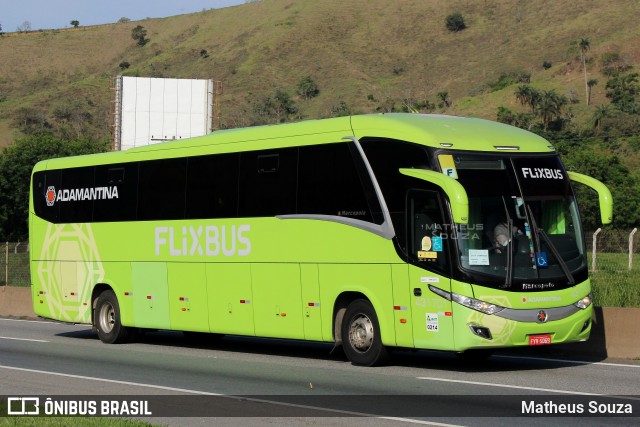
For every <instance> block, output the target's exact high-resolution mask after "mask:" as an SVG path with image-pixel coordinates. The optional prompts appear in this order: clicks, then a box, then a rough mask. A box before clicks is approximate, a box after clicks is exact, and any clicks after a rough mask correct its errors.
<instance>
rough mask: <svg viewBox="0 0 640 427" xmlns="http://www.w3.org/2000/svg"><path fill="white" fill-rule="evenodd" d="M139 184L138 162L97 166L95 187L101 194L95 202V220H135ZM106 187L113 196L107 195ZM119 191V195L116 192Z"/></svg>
mask: <svg viewBox="0 0 640 427" xmlns="http://www.w3.org/2000/svg"><path fill="white" fill-rule="evenodd" d="M137 186H138V163H123V164H116V165H102V166H96V167H95V188H96V189H100V190H99V191H100V192H101V196H102V197H99V198H96V200H94V202H93V221H94V222H111V221H134V220H135V219H136V201H137V190H138V189H137ZM105 189H108V190H109V192H110V193H111V198H109V197H108V196H107V197H103V196H105V194H104V193H105V191H106V190H105ZM114 189H115V191H116V192H117V197H116V196H115V194H114Z"/></svg>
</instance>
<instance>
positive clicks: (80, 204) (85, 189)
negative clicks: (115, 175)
mask: <svg viewBox="0 0 640 427" xmlns="http://www.w3.org/2000/svg"><path fill="white" fill-rule="evenodd" d="M60 187H61V188H62V189H63V194H62V195H63V197H64V198H65V199H66V200H65V201H58V202H59V204H60V219H59V222H61V223H69V222H91V221H92V220H93V199H95V198H96V195H95V187H94V168H93V167H84V168H73V169H64V170H63V171H62V182H61V184H60ZM90 192H93V193H94V194H90Z"/></svg>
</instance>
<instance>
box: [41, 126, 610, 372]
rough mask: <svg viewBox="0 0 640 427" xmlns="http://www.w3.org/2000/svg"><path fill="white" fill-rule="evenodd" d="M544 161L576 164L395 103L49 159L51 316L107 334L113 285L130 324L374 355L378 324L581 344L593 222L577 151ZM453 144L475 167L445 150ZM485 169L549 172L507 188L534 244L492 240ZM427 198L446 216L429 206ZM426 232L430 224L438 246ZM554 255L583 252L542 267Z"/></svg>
mask: <svg viewBox="0 0 640 427" xmlns="http://www.w3.org/2000/svg"><path fill="white" fill-rule="evenodd" d="M403 150H405V151H406V153H407V154H406V155H400V154H398V153H400V152H403ZM412 150H414V151H415V150H417V151H415V153H417V154H416V155H415V156H414V155H412V154H411V153H413V151H412ZM458 153H460V156H458ZM386 156H388V157H389V160H388V161H387V159H385V157H386ZM394 156H396V157H397V158H398V159H399V160H398V161H397V163H398V164H395V163H394V162H395V160H392V158H395V157H394ZM403 156H404V157H403ZM474 156H475V157H474ZM477 156H480V157H477ZM482 156H489V157H482ZM491 156H493V157H491ZM501 156H503V157H501ZM504 156H506V157H504ZM374 157H375V158H377V159H378V160H375V161H374V160H373V159H374ZM538 158H541V159H542V160H541V161H543V162H547V163H549V164H555V163H553V162H559V161H558V160H557V155H556V154H555V150H554V149H553V147H551V146H550V145H549V143H548V142H547V141H545V140H544V139H542V138H540V137H538V136H536V135H534V134H531V133H528V132H525V131H523V130H520V129H517V128H513V127H509V126H506V125H502V124H498V123H494V122H490V121H485V120H479V119H467V118H458V117H444V116H425V115H414V114H385V115H365V116H353V117H344V118H335V119H326V120H317V121H306V122H300V123H292V124H284V125H274V126H265V127H255V128H247V129H234V130H225V131H218V132H215V133H213V134H210V135H207V136H203V137H199V138H193V139H189V140H182V141H173V142H167V143H162V144H156V145H150V146H147V147H143V148H137V149H132V150H129V151H124V152H113V153H105V154H96V155H90V156H80V157H71V158H60V159H53V160H48V161H43V162H40V163H38V164H37V165H36V166H35V168H34V171H33V175H32V186H31V198H30V208H29V214H30V215H29V227H30V233H29V235H30V245H31V251H30V254H31V275H32V279H31V280H32V292H33V306H34V312H35V313H36V314H37V315H39V316H42V317H45V318H51V319H57V320H61V321H66V322H77V323H87V324H94V325H96V326H97V327H98V330H99V332H100V330H101V325H100V324H99V322H100V319H99V313H98V311H99V310H102V307H103V305H101V300H100V295H103V296H104V295H106V293H105V292H108V291H111V292H112V293H113V295H114V296H115V300H114V298H111V299H109V301H110V302H109V303H108V304H106V305H105V306H104V307H106V308H104V310H103V311H104V313H103V314H104V315H105V316H106V317H104V316H103V318H102V319H103V320H106V321H107V322H111V326H113V325H114V324H115V325H116V326H117V327H118V328H122V330H137V329H169V330H179V331H192V332H205V333H216V334H235V335H245V336H260V337H278V338H290V339H302V340H313V341H325V342H337V343H338V344H340V343H342V344H343V345H344V343H345V342H346V343H353V342H354V340H355V342H356V346H355V348H353V349H352V351H351V353H349V352H348V353H347V354H348V355H349V357H350V358H351V359H352V361H354V362H355V363H359V364H368V365H371V364H375V363H378V362H379V361H381V360H382V351H381V350H380V349H379V348H378V349H376V350H375V352H376V353H375V354H370V351H369V348H370V347H371V340H373V342H375V341H378V342H379V343H381V345H382V346H384V347H387V346H388V347H402V348H417V349H437V350H449V351H456V352H464V351H467V350H475V349H494V348H500V347H511V346H527V345H536V344H548V343H563V342H574V341H583V340H586V339H587V338H588V337H589V333H590V329H591V324H590V319H591V316H592V306H591V304H590V302H591V301H590V284H589V280H588V277H587V274H586V257H585V254H584V240H583V237H582V231H581V229H580V225H579V221H576V220H575V216H574V217H571V215H573V214H571V213H567V212H570V211H571V212H574V210H575V208H574V205H575V203H573V202H572V200H573V199H572V194H571V193H570V191H571V190H570V186H569V185H568V184H566V186H565V184H564V183H565V182H568V179H569V177H568V175H567V173H566V172H564V169H563V168H562V167H561V166H558V167H556V168H554V167H545V168H539V169H536V167H529V166H526V165H525V166H522V167H521V166H520V165H522V164H525V163H526V162H533V163H532V164H534V166H535V164H537V163H536V162H537V161H538V160H537V159H538ZM403 159H405V160H403ZM406 159H411V161H409V160H406ZM451 159H454V160H455V162H457V163H456V166H455V168H457V169H456V171H455V172H457V174H458V175H459V179H458V177H455V176H454V177H451V169H446V168H445V167H444V166H443V165H444V164H445V163H446V162H448V161H449V160H451ZM403 162H408V163H413V164H405V163H403ZM522 162H525V163H522ZM547 163H545V164H547ZM527 164H528V163H527ZM541 164H542V163H541ZM558 164H559V163H558ZM345 165H346V166H345ZM349 165H352V166H349ZM510 165H513V167H512V166H510ZM397 166H400V167H397ZM445 169H446V170H447V171H448V172H446V171H445ZM485 169H486V173H487V176H489V175H491V176H492V177H494V178H491V179H494V180H495V181H496V182H500V181H503V178H501V177H503V176H511V175H513V174H514V173H515V174H517V173H521V172H520V171H524V170H527V171H525V172H524V174H525V175H524V178H527V179H528V178H531V177H532V174H533V176H535V177H536V179H538V180H539V181H540V182H535V183H533V184H531V186H530V189H528V190H525V187H526V185H529V184H526V183H524V181H523V179H524V178H523V177H522V176H520V177H519V178H517V179H514V183H515V182H516V181H518V185H516V184H513V188H515V189H516V190H514V191H515V192H516V193H518V192H519V191H522V192H523V194H522V197H520V196H517V197H516V196H512V197H511V198H509V197H502V199H501V200H503V201H505V202H504V203H506V204H508V206H506V205H505V206H506V207H505V209H506V212H507V213H509V211H511V212H514V214H512V215H511V218H512V220H516V221H518V218H520V220H519V221H521V222H522V221H524V223H525V224H528V225H525V227H527V232H526V234H527V236H529V237H528V239H529V241H530V242H531V244H529V245H528V246H526V245H525V244H522V245H521V249H520V252H522V253H520V252H517V250H516V249H514V250H513V252H512V258H511V260H507V258H506V255H505V254H496V253H494V252H506V251H505V250H503V251H499V250H498V251H494V249H493V248H491V249H485V246H486V243H483V239H486V237H485V236H484V234H486V233H485V232H486V231H487V230H488V227H489V226H488V225H484V226H481V225H480V223H481V222H482V221H480V220H485V219H487V218H488V217H489V216H488V214H486V213H480V209H485V210H486V209H488V208H489V207H492V206H494V205H493V204H492V203H494V201H495V200H499V199H500V197H499V196H500V195H499V194H497V193H496V194H497V195H496V197H497V198H495V197H494V198H493V199H491V200H493V201H491V200H490V199H489V198H488V196H487V197H485V196H484V195H482V194H484V190H483V189H482V188H483V187H478V188H479V189H478V190H474V191H475V193H474V192H471V193H469V194H467V190H468V188H470V187H471V186H473V185H476V184H477V182H478V181H479V180H480V181H481V180H482V179H481V178H480V179H477V178H474V177H482V176H483V174H484V173H485ZM537 170H538V171H540V173H538V172H536V171H537ZM547 170H551V171H557V172H551V173H549V172H545V171H547ZM513 171H515V172H513ZM532 171H533V172H532ZM443 172H444V173H443ZM545 173H546V174H547V175H549V176H551V177H552V178H555V181H557V182H554V183H553V185H560V184H558V183H560V182H561V183H562V184H561V186H562V189H561V190H558V194H559V195H558V196H557V197H555V198H553V200H552V199H549V200H546V199H545V200H543V201H540V200H541V197H542V196H540V195H538V196H536V197H530V198H527V197H528V196H527V194H530V193H535V192H536V191H537V190H536V187H535V186H536V185H537V186H542V187H544V186H545V185H546V184H547V181H549V179H546V178H549V176H547V177H545V176H544V174H545ZM510 174H511V175H510ZM540 174H542V175H540ZM554 174H555V176H554ZM454 175H456V173H454ZM465 176H466V177H467V178H464V177H465ZM465 179H466V181H465ZM504 181H508V179H504ZM395 182H398V183H401V185H400V187H394V186H393V185H395V184H394V183H395ZM491 182H494V181H491ZM580 182H585V180H584V179H583V180H582V181H580ZM589 182H591V181H589ZM392 184H393V185H392ZM525 184H526V185H525ZM596 184H597V183H596ZM492 185H493V184H491V185H489V186H492ZM594 185H595V184H594ZM518 188H520V190H517V189H518ZM527 188H529V187H527ZM558 188H560V187H558ZM341 189H343V191H344V194H341ZM396 189H397V191H396ZM599 190H600V191H601V194H602V193H606V188H604V187H602V188H600V189H599ZM487 191H489V190H487ZM505 191H506V190H505ZM565 191H566V192H568V193H567V196H566V197H565V196H563V194H565V193H563V192H565ZM476 193H477V197H476V196H475V195H476ZM525 193H526V194H525ZM492 194H493V193H492ZM518 194H520V193H518ZM491 197H493V196H491ZM494 199H495V200H494ZM603 199H604V200H605V201H608V203H609V204H610V203H611V198H610V195H608V199H607V197H606V196H603V197H601V201H602V200H603ZM512 200H513V201H516V202H517V203H516V204H515V205H514V206H516V207H515V208H513V207H512V206H511V204H512ZM523 200H524V202H522V201H523ZM563 200H565V201H566V203H565V202H564V201H563ZM518 203H520V204H523V203H524V204H525V205H528V206H531V209H530V210H529V212H530V215H531V217H528V216H527V215H528V214H526V212H525V210H524V209H521V210H519V207H518ZM562 203H565V205H566V206H567V207H565V208H562V206H565V205H562ZM605 204H606V203H605ZM538 205H539V206H542V209H543V211H544V212H547V213H537V211H536V210H535V209H536V206H538ZM561 205H562V206H561ZM554 206H555V207H554ZM604 207H605V208H606V206H604ZM419 209H420V212H418V210H419ZM429 209H431V212H432V214H433V213H434V212H435V216H439V217H441V219H440V220H431V219H428V220H427V219H424V218H426V216H424V211H425V210H429ZM514 209H515V210H514ZM527 209H528V208H527ZM554 209H555V210H554ZM563 209H564V210H563ZM551 211H553V212H556V211H557V215H556V214H554V215H556V217H557V218H561V219H559V220H554V221H555V222H554V221H551V223H550V224H552V225H551V226H549V225H545V227H546V230H547V232H548V234H549V236H550V237H551V240H552V241H553V242H555V244H554V245H553V246H556V247H558V248H559V250H560V252H562V251H566V253H567V254H568V253H570V254H571V255H566V256H565V255H564V254H565V252H562V253H561V256H554V255H553V254H552V251H553V250H554V249H553V248H551V243H549V245H550V246H548V247H547V246H544V245H546V244H547V243H545V242H548V240H544V239H543V237H544V236H542V235H541V234H540V235H539V236H542V237H534V236H533V233H532V232H530V231H529V226H532V224H531V219H533V218H534V217H535V218H539V219H540V222H544V221H547V220H545V219H544V218H546V217H548V216H549V215H548V212H551ZM608 212H610V211H608ZM574 214H575V212H574ZM516 215H517V216H516ZM432 216H433V215H432ZM609 216H610V213H609ZM569 217H570V218H569ZM418 218H422V219H420V220H418ZM474 218H475V219H478V221H475V219H474ZM522 218H524V219H522ZM527 218H529V219H527ZM571 218H573V219H571ZM609 220H610V218H609ZM419 221H423V222H419ZM429 221H431V222H429ZM548 222H549V221H547V223H548ZM413 224H415V226H413ZM473 224H475V225H473ZM514 224H515V223H514ZM545 224H546V223H545ZM540 228H542V226H541V225H540ZM418 229H420V230H422V231H421V233H422V234H424V235H425V236H427V235H428V236H427V237H422V235H418V237H417V240H420V239H422V240H420V242H421V243H416V242H415V241H414V240H415V239H414V237H413V236H415V235H416V230H418ZM553 229H556V231H555V232H554V231H553ZM558 230H559V231H558ZM554 233H555V234H554ZM464 236H467V238H468V240H466V241H462V240H461V239H465V237H464ZM468 236H471V237H468ZM567 241H568V242H569V243H565V242H567ZM514 242H515V237H514ZM415 244H418V245H419V247H417V249H416V246H415ZM536 244H537V245H538V246H537V249H535V248H534V246H535V245H536ZM420 245H421V246H420ZM509 245H511V243H510V244H509ZM514 245H515V243H514ZM540 245H543V246H540ZM529 247H530V248H531V249H530V252H528V251H529V249H528V248H529ZM564 247H567V248H568V249H563V248H564ZM545 248H546V249H545ZM534 249H535V250H534ZM509 250H511V249H509ZM543 253H544V256H545V257H548V259H549V264H552V263H553V262H554V261H553V259H555V258H559V257H560V258H566V262H565V263H562V262H561V261H557V262H558V265H549V267H548V268H546V269H545V267H546V266H545V265H539V266H538V267H537V268H536V266H535V262H534V264H533V266H532V265H531V264H527V262H528V261H526V259H529V258H527V257H528V256H529V255H530V256H531V257H534V254H535V256H536V257H537V256H539V255H541V254H543ZM554 253H555V252H554ZM523 254H525V255H523ZM556 255H557V254H556ZM519 257H520V258H522V259H525V261H524V264H523V261H522V260H521V259H520V258H519ZM494 260H495V261H494ZM544 262H545V263H546V261H544ZM562 264H565V265H564V266H563V265H562ZM567 266H568V270H570V271H569V274H566V273H565V272H566V271H567V269H565V267H567ZM494 274H495V277H494ZM581 301H582V303H581ZM478 304H480V305H481V307H480V309H478V307H479V306H478ZM483 304H484V305H483ZM576 304H577V305H576ZM350 306H351V309H350V308H349V307H350ZM114 307H115V309H114ZM354 307H355V308H354ZM359 307H370V308H371V309H372V311H371V310H368V311H367V310H366V309H365V310H362V309H360V310H357V309H356V308H359ZM487 307H488V308H487ZM494 310H499V311H500V312H495V313H494V312H493V311H494ZM360 312H362V313H360ZM101 313H102V311H101ZM354 313H355V314H354ZM541 313H543V314H541ZM114 317H115V318H114ZM347 319H349V320H348V321H349V322H351V323H350V324H349V325H347V326H346V327H345V325H344V324H343V323H344V322H347ZM103 329H104V328H103ZM107 329H108V328H107ZM107 332H108V331H107ZM116 332H117V331H116ZM352 333H353V336H352ZM358 334H361V335H362V336H360V339H361V341H360V346H358V345H357V340H358ZM345 335H348V336H345ZM532 337H533V338H532ZM536 337H542V338H541V339H542V342H538V341H536V340H537V338H536ZM101 338H103V337H102V336H101ZM362 339H364V343H363V342H362ZM103 340H104V339H103ZM367 340H369V341H367ZM107 341H109V342H117V341H118V337H114V336H111V338H108V339H107ZM352 347H353V346H352ZM352 354H355V356H352Z"/></svg>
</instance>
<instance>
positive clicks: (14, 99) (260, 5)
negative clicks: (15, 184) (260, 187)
mask: <svg viewBox="0 0 640 427" xmlns="http://www.w3.org/2000/svg"><path fill="white" fill-rule="evenodd" d="M637 6H638V5H637V0H606V1H604V0H603V1H596V0H561V1H558V0H556V1H552V0H538V1H536V2H525V1H521V0H454V1H447V0H404V1H402V2H389V1H386V0H350V1H344V0H323V1H294V0H265V1H262V2H255V3H249V4H243V5H240V6H236V7H231V8H225V9H220V10H211V11H206V12H200V13H195V14H190V15H181V16H177V17H172V18H165V19H153V20H144V21H139V22H130V23H126V24H113V25H103V26H96V27H87V28H79V29H66V30H50V31H43V32H33V33H28V34H9V35H6V36H4V37H2V38H0V58H2V61H0V91H2V92H3V93H5V94H6V95H7V98H8V99H7V101H5V102H4V103H2V104H0V108H2V109H3V110H4V111H2V110H0V123H2V122H4V123H5V124H4V125H0V132H2V135H0V141H1V140H6V137H5V136H4V134H5V129H6V122H7V121H8V120H9V119H10V116H11V112H12V111H15V109H17V108H18V107H21V106H25V105H30V106H36V107H39V108H42V109H44V110H47V109H48V108H50V105H51V104H52V103H53V102H54V101H55V100H56V99H58V98H59V97H60V95H61V94H66V95H67V96H68V95H72V96H79V97H83V96H84V97H91V99H92V101H93V102H94V103H96V104H98V105H100V106H101V108H103V109H105V110H110V108H111V104H110V102H111V92H110V87H109V81H110V79H111V78H112V77H113V76H115V75H117V74H119V73H120V69H119V68H118V64H119V63H120V62H122V61H124V60H126V61H128V62H129V63H131V68H130V69H129V70H128V71H127V72H128V73H131V74H135V73H138V74H139V75H143V76H162V77H185V78H186V77H188V78H213V79H216V80H222V81H223V82H224V85H225V95H224V98H223V121H224V122H226V123H234V122H237V120H236V119H237V116H238V115H240V114H241V113H240V110H241V109H242V108H245V109H246V108H248V107H247V101H246V100H247V99H256V98H259V97H260V96H263V95H266V94H270V93H273V91H274V89H275V88H276V87H280V88H284V89H286V90H288V91H289V92H290V93H291V94H293V92H294V87H295V85H296V83H297V82H298V80H299V79H300V78H301V77H303V76H305V75H311V76H312V77H313V78H314V80H315V81H316V82H317V83H318V85H319V88H320V91H321V92H320V96H318V97H317V98H315V99H313V100H312V101H310V102H306V103H304V104H303V108H304V111H303V114H304V115H305V116H306V117H309V118H315V117H320V116H326V115H327V114H328V112H329V109H330V107H331V106H332V105H335V104H337V103H338V102H339V101H340V100H344V101H346V102H347V103H348V104H349V105H350V106H351V107H352V108H353V109H354V110H355V111H357V112H371V111H374V110H375V107H376V106H377V105H378V104H376V103H372V102H370V101H367V95H369V94H372V95H374V96H375V98H376V99H378V100H384V99H386V98H388V97H390V98H394V99H401V98H403V97H407V96H414V97H418V98H425V97H426V98H428V99H430V100H431V102H435V101H436V94H437V93H438V92H440V91H448V92H449V94H450V96H451V97H452V99H453V101H454V107H453V108H451V109H449V110H448V112H449V113H454V114H463V115H473V116H480V117H486V118H495V112H496V108H497V107H498V106H499V105H505V106H508V107H509V108H514V109H517V108H518V107H519V106H518V105H516V103H515V98H514V96H513V91H514V89H515V87H508V88H506V89H504V90H502V91H500V92H496V93H486V92H485V93H484V94H481V95H478V96H475V97H471V96H470V94H474V95H475V94H478V93H481V92H482V88H483V87H484V86H485V85H486V83H487V82H490V81H495V80H496V79H497V78H498V76H499V75H500V74H501V73H503V72H510V71H526V72H529V73H531V75H532V84H533V85H534V86H536V87H539V88H544V89H548V88H556V89H557V90H558V92H559V93H562V94H568V93H570V92H574V93H576V94H577V96H578V99H579V100H580V103H579V104H576V105H574V106H573V110H574V113H575V114H576V115H577V120H578V121H579V122H581V123H582V124H583V125H585V126H586V125H587V123H588V122H589V120H590V117H591V114H592V113H593V106H591V107H587V106H586V105H584V82H583V80H582V79H583V77H582V70H581V66H580V64H579V61H578V60H577V55H578V52H577V51H576V50H575V49H573V50H572V49H571V43H572V42H573V41H575V40H579V39H580V38H582V37H587V38H589V40H590V41H591V50H590V51H589V56H590V57H591V58H593V61H592V63H591V64H590V65H589V73H590V77H592V78H596V79H598V80H599V84H598V85H597V86H596V87H595V88H594V91H593V105H597V104H599V103H603V102H606V98H605V97H604V86H605V85H604V83H605V81H606V78H605V77H604V76H602V75H600V74H599V72H598V69H599V68H600V67H599V64H598V60H597V59H598V58H599V57H600V55H601V54H602V53H604V52H608V51H616V52H619V53H620V54H621V55H623V57H624V58H625V59H626V60H627V61H628V62H629V63H630V64H632V65H634V66H636V68H637V67H638V65H640V30H639V27H638V25H637V22H638V21H639V19H640V8H638V7H637ZM456 11H459V12H461V13H462V14H463V15H464V17H465V20H466V23H467V26H468V28H467V29H466V30H464V31H461V32H459V33H455V34H454V33H451V32H449V31H447V30H446V28H445V25H444V20H445V17H446V16H447V15H448V14H450V13H452V12H456ZM138 24H140V25H143V26H144V27H145V28H146V29H147V31H148V37H149V38H150V39H151V42H150V43H149V44H148V45H147V46H145V47H142V48H140V47H137V46H135V42H134V41H133V40H132V39H131V29H132V28H133V27H134V26H135V25H138ZM201 49H206V50H207V51H208V53H209V57H208V58H202V57H201V56H200V54H199V53H200V50H201ZM544 61H549V62H551V63H552V64H553V67H552V68H551V69H550V70H544V69H543V68H542V63H543V62H544Z"/></svg>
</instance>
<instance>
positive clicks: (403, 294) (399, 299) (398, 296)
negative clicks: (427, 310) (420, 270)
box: [391, 264, 413, 347]
mask: <svg viewBox="0 0 640 427" xmlns="http://www.w3.org/2000/svg"><path fill="white" fill-rule="evenodd" d="M391 277H392V279H393V313H394V322H395V326H396V345H397V346H398V347H413V326H412V325H413V322H412V321H411V320H412V319H411V311H412V307H411V294H410V293H409V290H410V289H409V266H407V265H406V264H393V265H391Z"/></svg>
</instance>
